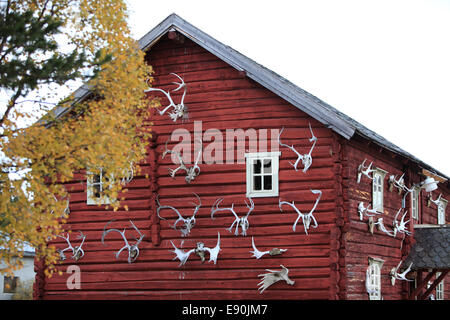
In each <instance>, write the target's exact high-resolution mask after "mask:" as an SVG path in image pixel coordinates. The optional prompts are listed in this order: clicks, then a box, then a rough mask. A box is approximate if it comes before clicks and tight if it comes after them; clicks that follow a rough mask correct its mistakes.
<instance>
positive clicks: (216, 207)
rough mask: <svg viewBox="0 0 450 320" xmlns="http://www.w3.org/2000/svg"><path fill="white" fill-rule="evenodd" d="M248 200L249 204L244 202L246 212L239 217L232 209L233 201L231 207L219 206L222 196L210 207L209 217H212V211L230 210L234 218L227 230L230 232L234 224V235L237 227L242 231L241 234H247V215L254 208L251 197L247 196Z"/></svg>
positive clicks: (248, 224)
mask: <svg viewBox="0 0 450 320" xmlns="http://www.w3.org/2000/svg"><path fill="white" fill-rule="evenodd" d="M248 199H249V202H250V206H249V205H248V203H247V202H245V204H246V206H247V208H248V211H247V214H246V215H245V216H244V217H241V218H240V217H239V216H238V215H237V214H236V212H235V211H234V203H233V204H232V205H231V208H219V204H220V203H221V202H222V201H223V198H220V199H217V200H216V201H215V202H214V204H213V206H212V208H211V219H214V217H213V216H214V213H216V212H219V211H230V212H231V213H232V214H233V215H234V217H235V219H234V221H233V223H232V224H231V226H230V227H229V228H227V230H228V231H230V232H231V230H232V229H233V226H234V225H235V224H236V229H235V231H234V235H236V236H237V235H238V234H239V227H241V229H242V232H241V234H242V235H243V236H246V235H247V230H248V228H249V227H250V223H249V222H248V216H249V215H250V213H251V212H252V211H253V209H254V208H255V204H254V203H253V200H252V198H248Z"/></svg>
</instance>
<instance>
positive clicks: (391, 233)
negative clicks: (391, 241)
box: [374, 218, 395, 237]
mask: <svg viewBox="0 0 450 320" xmlns="http://www.w3.org/2000/svg"><path fill="white" fill-rule="evenodd" d="M374 225H375V226H378V230H380V231H381V232H384V233H386V234H387V235H388V236H391V237H395V235H394V232H392V231H389V230H388V229H386V227H385V226H384V222H383V218H378V221H377V222H375V223H374Z"/></svg>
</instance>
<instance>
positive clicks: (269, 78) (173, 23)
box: [53, 13, 449, 179]
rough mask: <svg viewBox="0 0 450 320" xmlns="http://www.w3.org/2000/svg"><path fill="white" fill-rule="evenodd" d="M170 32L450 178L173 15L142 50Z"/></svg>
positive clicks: (303, 106) (311, 111)
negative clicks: (175, 32) (173, 31)
mask: <svg viewBox="0 0 450 320" xmlns="http://www.w3.org/2000/svg"><path fill="white" fill-rule="evenodd" d="M171 30H176V31H178V32H179V33H181V34H183V35H184V36H185V37H187V38H188V39H190V40H192V41H193V42H195V43H197V44H198V45H199V46H201V47H203V48H204V49H205V50H207V51H209V52H211V53H212V54H214V55H215V56H217V57H218V58H220V59H221V60H223V61H225V62H226V63H228V64H229V65H231V66H232V67H234V68H235V69H237V70H239V71H244V72H245V73H246V75H247V76H248V77H249V78H251V79H253V80H255V81H256V82H258V83H259V84H261V85H262V86H264V87H265V88H267V89H268V90H270V91H272V92H274V93H275V94H277V95H278V96H280V97H281V98H283V99H285V100H286V101H288V102H289V103H291V104H292V105H294V106H296V107H297V108H299V109H300V110H302V111H303V112H305V113H307V114H308V115H310V116H311V117H313V118H314V119H316V120H318V121H319V122H321V123H322V124H323V125H324V126H326V127H327V128H330V129H331V130H333V131H335V132H337V133H338V134H340V135H341V136H343V137H344V138H346V139H351V138H352V137H353V136H354V135H355V134H358V135H360V136H362V137H364V138H366V139H369V140H370V141H372V142H374V143H376V144H378V145H380V146H381V147H383V148H386V149H387V150H390V151H392V152H394V153H396V154H399V155H401V156H403V157H406V158H407V159H410V160H412V161H413V162H415V163H417V164H418V165H419V166H420V167H422V168H425V169H428V170H430V171H432V172H434V173H436V174H438V175H440V176H442V177H445V178H446V179H449V178H448V177H447V176H446V175H444V174H442V173H441V172H439V171H437V170H435V169H434V168H432V167H431V166H429V165H428V164H426V163H424V162H423V161H421V160H419V159H418V158H416V157H414V156H413V155H411V154H410V153H408V152H406V151H404V150H403V149H401V148H399V147H398V146H396V145H395V144H393V143H391V142H390V141H388V140H387V139H385V138H383V137H382V136H380V135H379V134H377V133H375V132H373V131H372V130H370V129H368V128H366V127H365V126H363V125H362V124H360V123H359V122H357V121H356V120H354V119H352V118H351V117H349V116H347V115H345V114H343V113H342V112H340V111H339V110H337V109H335V108H334V107H332V106H330V105H329V104H327V103H325V102H324V101H322V100H320V99H319V98H317V97H315V96H314V95H312V94H310V93H308V92H306V91H305V90H303V89H301V88H299V87H298V86H296V85H295V84H293V83H292V82H290V81H288V80H287V79H285V78H283V77H281V76H280V75H278V74H276V73H275V72H273V71H271V70H269V69H267V68H265V67H264V66H262V65H260V64H258V63H257V62H255V61H253V60H251V59H250V58H248V57H246V56H244V55H243V54H241V53H239V52H238V51H236V50H234V49H233V48H231V47H229V46H226V45H224V44H222V43H221V42H219V41H217V40H216V39H214V38H212V37H211V36H209V35H208V34H206V33H204V32H203V31H201V30H200V29H198V28H196V27H195V26H193V25H192V24H190V23H188V22H187V21H185V20H183V19H182V18H180V17H179V16H178V15H176V14H174V13H173V14H171V15H170V16H168V17H167V18H166V19H164V20H163V21H162V22H161V23H160V24H158V25H157V26H156V27H154V28H153V29H152V30H150V31H149V32H148V33H147V34H146V35H144V36H143V37H142V38H141V39H140V40H139V46H140V48H141V50H143V51H146V50H148V49H150V48H151V47H152V46H153V45H154V44H155V43H156V42H157V41H158V40H159V39H161V37H162V36H164V35H165V34H166V33H167V32H169V31H171ZM88 93H89V88H88V87H87V85H83V86H81V87H80V88H79V89H78V90H76V91H75V100H76V101H79V100H82V99H84V98H85V97H87V96H88ZM68 111H69V109H68V108H61V107H59V108H58V107H57V108H55V109H54V110H53V113H54V115H56V116H57V117H61V116H63V115H64V114H65V113H67V112H68Z"/></svg>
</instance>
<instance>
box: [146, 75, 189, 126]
mask: <svg viewBox="0 0 450 320" xmlns="http://www.w3.org/2000/svg"><path fill="white" fill-rule="evenodd" d="M171 74H172V75H174V76H176V77H177V78H178V79H180V81H181V82H172V83H173V84H176V85H178V87H177V88H176V89H174V90H172V92H175V91H178V90H180V89H181V88H184V92H183V95H182V96H181V101H180V103H179V104H176V103H175V102H174V101H173V99H172V96H171V95H170V91H164V90H162V89H159V88H148V89H147V90H145V91H144V92H151V91H159V92H162V93H163V94H164V95H165V96H166V98H167V100H169V105H168V106H166V107H165V108H164V109H163V110H162V111H160V110H158V112H159V114H160V115H163V114H164V113H165V112H166V111H167V110H169V109H170V108H173V110H172V111H171V112H169V117H170V118H171V119H172V120H173V122H176V121H177V120H178V118H181V119H182V121H185V120H188V119H189V113H188V107H187V106H186V105H185V104H184V98H185V96H186V91H187V86H186V84H185V83H184V80H183V78H181V77H180V76H179V75H177V74H176V73H171Z"/></svg>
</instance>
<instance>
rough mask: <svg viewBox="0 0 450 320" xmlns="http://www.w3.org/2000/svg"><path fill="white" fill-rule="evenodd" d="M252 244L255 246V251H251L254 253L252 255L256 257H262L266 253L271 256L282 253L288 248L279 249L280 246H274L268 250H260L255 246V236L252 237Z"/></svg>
mask: <svg viewBox="0 0 450 320" xmlns="http://www.w3.org/2000/svg"><path fill="white" fill-rule="evenodd" d="M252 246H253V251H250V253H253V255H252V257H255V258H256V259H260V258H261V257H262V256H264V255H265V254H268V255H270V256H276V255H279V254H282V253H283V252H286V251H287V249H278V248H273V249H271V250H267V251H259V250H258V249H257V248H256V246H255V239H254V238H253V237H252Z"/></svg>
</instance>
